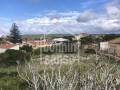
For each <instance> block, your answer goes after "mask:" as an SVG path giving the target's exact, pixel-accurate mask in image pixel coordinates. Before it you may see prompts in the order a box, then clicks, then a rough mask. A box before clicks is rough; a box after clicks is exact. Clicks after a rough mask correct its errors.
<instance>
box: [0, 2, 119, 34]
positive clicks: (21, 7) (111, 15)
mask: <svg viewBox="0 0 120 90" xmlns="http://www.w3.org/2000/svg"><path fill="white" fill-rule="evenodd" d="M12 23H16V24H17V25H18V26H19V30H20V32H21V34H43V33H46V34H54V33H55V34H56V33H58V34H78V33H81V32H86V33H120V0H1V2H0V35H6V34H9V31H10V28H11V25H12Z"/></svg>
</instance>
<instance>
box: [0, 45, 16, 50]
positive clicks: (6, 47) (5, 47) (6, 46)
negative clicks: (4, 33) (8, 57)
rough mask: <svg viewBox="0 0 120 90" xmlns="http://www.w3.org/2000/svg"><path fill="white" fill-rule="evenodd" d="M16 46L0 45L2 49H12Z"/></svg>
mask: <svg viewBox="0 0 120 90" xmlns="http://www.w3.org/2000/svg"><path fill="white" fill-rule="evenodd" d="M14 46H16V45H14V44H0V48H4V49H10V48H12V47H14Z"/></svg>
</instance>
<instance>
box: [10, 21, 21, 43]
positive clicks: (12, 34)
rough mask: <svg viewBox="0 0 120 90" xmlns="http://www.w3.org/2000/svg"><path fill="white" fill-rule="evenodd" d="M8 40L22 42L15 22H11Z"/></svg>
mask: <svg viewBox="0 0 120 90" xmlns="http://www.w3.org/2000/svg"><path fill="white" fill-rule="evenodd" d="M10 41H11V42H12V43H15V44H16V43H22V37H21V35H20V31H19V28H18V26H17V25H16V23H13V24H12V27H11V30H10Z"/></svg>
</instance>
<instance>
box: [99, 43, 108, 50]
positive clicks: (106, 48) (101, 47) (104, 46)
mask: <svg viewBox="0 0 120 90" xmlns="http://www.w3.org/2000/svg"><path fill="white" fill-rule="evenodd" d="M108 49H109V42H100V50H108Z"/></svg>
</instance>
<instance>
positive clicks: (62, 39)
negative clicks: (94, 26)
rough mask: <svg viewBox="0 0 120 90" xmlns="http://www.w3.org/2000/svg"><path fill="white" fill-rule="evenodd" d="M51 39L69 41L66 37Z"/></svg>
mask: <svg viewBox="0 0 120 90" xmlns="http://www.w3.org/2000/svg"><path fill="white" fill-rule="evenodd" d="M53 41H59V42H64V41H69V40H68V39H64V38H55V39H53Z"/></svg>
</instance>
